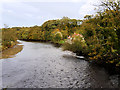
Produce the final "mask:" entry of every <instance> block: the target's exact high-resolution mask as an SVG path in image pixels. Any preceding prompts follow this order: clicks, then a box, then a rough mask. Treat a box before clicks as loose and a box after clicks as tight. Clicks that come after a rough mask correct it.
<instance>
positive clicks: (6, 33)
mask: <svg viewBox="0 0 120 90" xmlns="http://www.w3.org/2000/svg"><path fill="white" fill-rule="evenodd" d="M16 42H17V37H16V32H15V30H13V29H5V28H3V29H2V47H1V48H2V50H4V49H6V48H9V47H13V46H14V45H15V44H16Z"/></svg>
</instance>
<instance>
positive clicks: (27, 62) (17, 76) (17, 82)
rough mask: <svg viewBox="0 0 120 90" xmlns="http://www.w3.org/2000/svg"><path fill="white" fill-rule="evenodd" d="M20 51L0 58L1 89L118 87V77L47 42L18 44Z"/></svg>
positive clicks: (23, 42) (22, 42)
mask: <svg viewBox="0 0 120 90" xmlns="http://www.w3.org/2000/svg"><path fill="white" fill-rule="evenodd" d="M19 42H20V43H21V45H22V46H23V49H22V50H20V52H19V53H17V54H16V55H15V56H12V57H10V58H4V59H1V62H2V87H3V88H78V87H79V88H89V87H91V88H118V84H119V82H118V76H117V75H109V74H108V73H107V71H106V70H105V69H104V68H101V67H98V66H96V65H93V64H90V63H89V62H87V61H85V60H84V59H78V58H76V57H75V56H74V55H73V53H71V52H68V51H62V49H61V48H58V47H55V46H53V45H52V44H49V43H40V42H26V41H20V40H19Z"/></svg>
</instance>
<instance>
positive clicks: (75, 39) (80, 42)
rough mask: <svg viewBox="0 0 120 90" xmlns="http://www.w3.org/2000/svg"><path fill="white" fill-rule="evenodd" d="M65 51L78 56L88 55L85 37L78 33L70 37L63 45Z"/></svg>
mask: <svg viewBox="0 0 120 90" xmlns="http://www.w3.org/2000/svg"><path fill="white" fill-rule="evenodd" d="M63 50H69V51H72V52H74V53H76V54H77V55H86V54H87V53H88V52H87V45H86V42H85V40H84V37H83V36H82V35H81V34H76V33H74V34H73V35H72V36H69V37H68V39H67V40H66V41H65V43H64V44H63Z"/></svg>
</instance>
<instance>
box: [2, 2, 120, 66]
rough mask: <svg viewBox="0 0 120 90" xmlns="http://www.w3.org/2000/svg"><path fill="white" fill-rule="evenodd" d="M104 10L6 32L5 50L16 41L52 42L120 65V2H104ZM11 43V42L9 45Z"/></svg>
mask: <svg viewBox="0 0 120 90" xmlns="http://www.w3.org/2000/svg"><path fill="white" fill-rule="evenodd" d="M100 6H101V7H102V10H99V12H98V13H97V14H96V15H94V16H93V15H86V16H85V17H84V20H76V19H70V18H68V17H63V18H62V19H58V20H49V21H46V22H45V23H44V24H43V25H42V26H34V27H14V28H7V29H5V28H4V29H2V32H3V37H2V47H3V48H4V47H5V46H6V47H7V46H9V44H10V45H11V43H12V41H13V42H16V39H22V40H32V41H33V40H37V41H50V42H53V43H58V44H62V47H63V49H64V50H70V51H73V52H74V53H76V54H77V55H84V56H85V57H87V58H88V59H89V60H90V61H93V62H97V63H100V64H109V65H110V66H114V67H119V66H120V1H114V0H113V1H109V0H108V1H106V2H101V5H100ZM8 42H9V43H8Z"/></svg>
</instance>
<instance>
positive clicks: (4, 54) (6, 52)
mask: <svg viewBox="0 0 120 90" xmlns="http://www.w3.org/2000/svg"><path fill="white" fill-rule="evenodd" d="M22 49H23V45H16V46H14V47H13V48H9V49H6V50H4V51H3V52H2V53H0V55H1V57H0V59H3V58H12V57H15V55H16V54H17V53H19V52H21V50H22Z"/></svg>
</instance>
